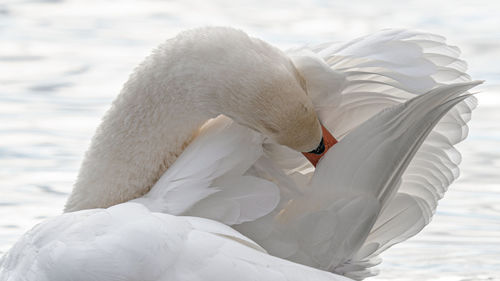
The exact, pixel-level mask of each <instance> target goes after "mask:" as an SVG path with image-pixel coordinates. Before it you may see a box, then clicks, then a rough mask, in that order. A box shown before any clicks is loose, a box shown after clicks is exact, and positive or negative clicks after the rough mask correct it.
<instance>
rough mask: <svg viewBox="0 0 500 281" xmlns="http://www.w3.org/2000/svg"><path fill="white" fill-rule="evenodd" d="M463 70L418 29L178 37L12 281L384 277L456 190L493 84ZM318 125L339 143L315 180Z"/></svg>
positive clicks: (16, 254) (128, 101)
mask: <svg viewBox="0 0 500 281" xmlns="http://www.w3.org/2000/svg"><path fill="white" fill-rule="evenodd" d="M458 55H459V53H458V50H457V49H456V48H455V47H451V46H449V45H447V44H446V42H445V40H444V38H442V37H440V36H436V35H431V34H426V33H421V32H413V31H406V30H386V31H381V32H379V33H376V34H373V35H369V36H366V37H362V38H359V39H356V40H354V41H351V42H349V43H347V44H343V45H342V44H341V45H333V44H323V45H319V46H309V47H304V48H300V49H295V50H290V51H288V52H287V53H283V52H281V51H279V50H277V49H276V48H274V47H272V46H270V45H268V44H266V43H264V42H262V41H260V40H258V39H255V38H251V37H248V36H247V35H246V34H245V33H243V32H241V31H236V30H233V29H229V28H204V29H197V30H192V31H188V32H184V33H181V34H180V35H178V36H177V37H176V38H174V39H171V40H169V41H167V42H166V43H165V44H164V45H162V46H160V47H159V48H158V49H157V50H156V51H155V52H154V53H153V54H152V55H151V56H149V57H148V58H147V59H146V60H145V62H144V63H142V64H141V65H140V66H139V68H137V69H136V71H135V72H134V74H132V76H131V77H130V80H129V81H128V82H127V83H126V84H125V86H124V89H123V91H122V93H121V94H120V95H119V97H118V98H117V100H116V101H115V102H114V104H113V106H112V108H111V109H110V111H109V112H108V113H107V114H106V116H105V118H104V120H103V122H102V124H101V126H100V127H99V129H98V131H97V133H96V135H95V137H94V139H93V141H92V144H91V148H90V149H89V152H88V153H87V155H86V158H85V160H84V163H83V164H82V168H81V171H80V174H79V177H78V180H77V183H76V184H75V187H74V190H73V193H72V194H71V197H70V199H69V200H68V203H67V205H66V211H70V212H69V213H66V214H63V215H61V216H59V217H55V218H52V219H49V220H47V221H46V222H44V223H42V224H40V225H38V226H36V227H35V228H34V229H33V230H31V231H30V232H28V233H27V234H25V235H24V236H23V237H22V238H21V240H19V241H18V242H17V243H16V244H15V245H14V247H13V248H12V249H11V250H10V251H9V252H8V253H7V254H6V255H4V257H3V258H2V259H1V260H0V280H51V281H54V280H55V281H59V280H110V281H111V280H151V281H160V280H162V281H163V280H235V279H237V280H350V279H348V278H347V277H349V278H353V279H356V280H361V279H363V278H365V277H367V276H371V275H373V274H375V273H376V270H373V266H375V265H376V264H378V263H379V262H380V259H379V258H378V254H380V253H381V252H382V251H384V250H385V249H387V248H388V247H390V246H391V245H393V244H395V243H398V242H401V241H403V240H405V239H407V238H408V237H411V236H413V235H415V234H416V233H418V232H419V231H420V230H421V229H422V228H423V227H424V226H425V225H426V224H427V223H429V220H430V219H431V217H432V214H433V212H434V210H435V208H436V204H437V201H438V200H439V199H440V198H441V197H442V196H443V194H444V192H445V191H446V189H447V187H448V186H449V185H450V184H451V182H452V181H453V180H454V179H455V178H456V177H457V176H458V164H459V162H460V157H459V154H458V152H457V151H456V149H455V148H454V147H453V145H454V144H456V143H457V142H460V141H461V140H463V139H464V138H465V137H466V135H467V122H468V120H469V119H470V113H471V110H472V109H473V108H474V107H475V99H474V97H472V96H470V94H469V93H468V92H467V91H468V90H469V89H470V88H472V87H474V86H476V85H477V84H479V83H480V82H471V81H470V78H469V77H468V76H467V74H465V63H464V62H463V61H461V60H460V59H458ZM219 114H224V115H225V116H218V117H217V115H219ZM228 117H229V118H228ZM210 118H213V119H210ZM208 119H210V120H209V121H208V122H207V120H208ZM321 124H322V125H323V126H324V127H325V128H327V129H328V131H330V132H331V133H332V134H333V135H334V137H336V138H337V139H338V140H339V142H338V143H337V144H335V145H334V146H333V147H331V148H330V149H329V150H328V151H327V152H326V154H325V155H324V156H323V157H322V158H321V160H320V161H319V162H318V164H317V167H316V169H314V167H313V166H312V165H311V163H309V162H308V160H307V159H306V158H305V157H304V156H303V155H302V154H301V153H300V152H307V151H311V150H315V149H319V148H318V147H319V146H320V144H321V142H322V139H323V138H324V137H325V136H324V134H323V133H322V128H321ZM125 201H128V202H126V203H122V202H125ZM118 203H121V204H118ZM115 204H118V205H115ZM113 205H115V206H113ZM110 206H112V207H110ZM96 207H108V208H107V209H91V208H96ZM82 209H90V210H82ZM77 210H81V211H77ZM73 211H74V212H73ZM229 226H232V227H229ZM341 275H344V276H347V277H344V276H341Z"/></svg>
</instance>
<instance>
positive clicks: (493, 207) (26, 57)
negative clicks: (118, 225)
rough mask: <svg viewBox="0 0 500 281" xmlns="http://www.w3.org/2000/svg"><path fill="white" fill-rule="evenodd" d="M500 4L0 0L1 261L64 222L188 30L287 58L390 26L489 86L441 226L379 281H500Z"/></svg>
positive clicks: (393, 258)
mask: <svg viewBox="0 0 500 281" xmlns="http://www.w3.org/2000/svg"><path fill="white" fill-rule="evenodd" d="M499 8H500V4H497V1H494V0H491V1H453V0H445V1H439V3H438V1H395V0H388V1H371V2H367V1H359V0H351V1H348V2H345V1H336V2H333V1H321V0H317V1H309V2H306V1H299V0H292V1H284V0H283V1H265V0H257V1H253V2H252V3H251V5H250V4H243V3H238V2H237V1H221V0H216V1H203V0H187V1H178V2H167V1H153V0H148V1H140V2H139V1H136V2H133V1H97V0H90V1H89V0H87V1H83V0H72V1H64V0H59V1H58V0H52V1H49V0H47V1H5V0H2V1H0V253H1V252H5V251H6V250H7V249H8V248H9V247H10V246H11V245H12V243H14V242H15V241H16V240H17V239H18V237H19V236H20V235H21V234H22V233H24V232H25V231H26V230H28V229H30V228H31V227H32V226H33V225H34V224H36V223H38V222H40V221H42V220H43V219H45V218H46V217H48V216H53V215H57V214H59V213H60V212H61V209H62V207H63V204H64V202H65V199H66V197H67V195H68V193H69V191H70V189H71V185H72V183H73V181H74V179H75V176H76V173H77V170H78V167H79V163H80V161H81V159H82V157H83V153H84V151H85V149H86V147H87V146H88V143H89V140H90V137H91V136H92V134H93V131H94V129H95V127H96V126H97V124H98V122H99V119H100V116H101V115H102V113H103V112H104V111H105V110H106V108H107V107H108V105H109V103H110V102H111V101H112V99H113V98H114V97H115V96H116V94H117V93H118V92H119V90H120V88H121V85H122V84H123V82H124V81H125V80H126V79H127V76H128V74H129V73H130V72H131V70H132V69H133V68H134V66H135V65H136V64H137V63H139V62H140V61H141V60H142V58H143V57H144V56H146V55H147V54H148V53H149V52H150V50H151V49H152V48H153V47H155V46H156V45H157V44H159V43H161V42H162V41H163V40H165V39H166V38H169V37H172V36H174V35H175V34H176V33H177V32H179V31H180V30H183V29H186V28H189V27H195V26H202V25H230V26H234V27H239V28H242V29H244V30H245V31H247V32H248V33H250V34H252V35H254V36H257V37H260V38H263V39H265V40H267V41H269V42H271V43H273V44H275V45H277V46H279V47H282V48H288V47H292V46H297V45H301V44H304V43H319V42H323V41H344V40H349V39H352V38H355V37H357V36H360V35H363V34H366V33H371V32H374V31H377V30H379V29H382V28H387V27H412V28H417V29H421V30H426V31H431V32H435V33H439V34H443V35H445V36H447V37H448V39H449V42H451V43H453V44H455V45H458V46H460V47H461V48H462V50H463V58H465V59H466V60H467V61H468V62H469V68H470V73H471V75H472V77H474V78H476V79H485V80H487V84H485V85H484V86H481V87H480V88H479V90H480V91H481V92H482V93H481V95H480V96H479V99H480V107H479V108H478V109H477V110H476V111H475V112H474V115H473V121H472V122H471V123H470V124H471V130H470V136H469V138H468V140H467V141H466V142H464V143H463V144H461V145H460V147H459V148H460V149H461V151H462V152H463V163H462V165H461V167H462V176H461V177H460V179H459V180H458V181H457V182H455V183H454V184H453V185H452V186H451V188H450V191H448V193H447V194H446V197H445V199H443V200H442V201H441V202H440V206H439V207H438V210H437V214H436V216H435V218H434V220H433V222H432V223H431V224H430V225H429V226H428V227H427V228H426V229H425V230H424V231H423V232H422V233H420V234H418V235H417V236H416V237H414V238H413V239H410V240H409V241H406V242H404V243H402V244H400V245H398V246H395V247H393V248H392V249H389V250H388V251H387V252H386V253H385V254H384V255H383V258H384V262H383V263H382V265H381V266H380V267H379V268H380V269H381V274H380V275H379V276H378V277H376V278H373V279H372V280H443V281H444V280H446V281H448V280H450V281H451V280H453V281H455V280H500V170H499V168H500V124H499V122H498V121H497V120H500V97H498V95H499V94H500V68H499V67H498V65H500V17H498V11H499Z"/></svg>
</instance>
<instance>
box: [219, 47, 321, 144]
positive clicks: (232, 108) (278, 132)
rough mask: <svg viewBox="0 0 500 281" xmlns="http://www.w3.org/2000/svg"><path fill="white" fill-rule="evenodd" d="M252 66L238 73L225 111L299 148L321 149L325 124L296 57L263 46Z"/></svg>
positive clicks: (220, 102) (256, 128) (273, 137)
mask: <svg viewBox="0 0 500 281" xmlns="http://www.w3.org/2000/svg"><path fill="white" fill-rule="evenodd" d="M260 51H262V52H263V53H264V54H263V55H261V56H260V57H258V58H254V59H253V62H252V63H248V64H247V65H251V66H253V68H252V69H245V71H246V73H240V74H238V78H237V79H238V81H239V82H238V86H237V87H234V89H232V90H231V91H234V93H233V94H231V95H229V97H228V96H224V97H223V98H222V99H223V100H222V101H221V99H219V105H222V108H221V110H220V112H221V113H223V114H225V115H227V116H229V117H231V118H232V119H233V120H234V121H236V122H238V123H240V124H241V125H244V126H247V127H249V128H251V129H254V130H256V131H258V132H260V133H262V134H264V135H266V136H267V137H269V138H271V139H272V140H274V141H275V142H277V143H279V144H281V145H285V146H288V147H290V148H292V149H294V150H296V151H298V152H309V151H312V150H315V149H317V148H318V147H319V146H320V143H321V141H322V134H323V133H322V127H321V124H320V122H319V119H318V116H317V114H316V111H315V109H314V106H313V103H312V101H311V99H310V97H309V96H308V93H307V90H306V85H305V83H306V82H305V80H304V79H303V78H302V77H301V75H300V73H299V72H298V71H297V69H296V68H295V66H294V65H293V63H292V61H291V60H290V59H289V58H288V57H287V56H286V55H285V54H283V53H282V52H281V51H279V50H278V49H274V47H270V46H269V47H268V48H264V50H260Z"/></svg>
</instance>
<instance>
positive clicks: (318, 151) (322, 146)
mask: <svg viewBox="0 0 500 281" xmlns="http://www.w3.org/2000/svg"><path fill="white" fill-rule="evenodd" d="M324 151H325V143H324V142H323V138H321V142H320V143H319V145H318V147H316V149H314V150H312V151H309V152H308V153H313V154H318V155H320V154H322V153H323V152H324Z"/></svg>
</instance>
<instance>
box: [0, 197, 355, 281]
mask: <svg viewBox="0 0 500 281" xmlns="http://www.w3.org/2000/svg"><path fill="white" fill-rule="evenodd" d="M0 280H2V281H3V280H5V281H7V280H9V281H10V280H16V281H34V280H36V281H48V280H50V281H67V280H74V281H78V280H82V281H84V280H85V281H93V280H96V281H97V280H99V281H124V280H130V281H132V280H143V281H167V280H186V281H189V280H228V281H229V280H243V281H246V280H283V281H285V280H321V281H323V280H324V281H326V280H329V281H347V280H350V279H347V278H345V277H342V276H338V275H334V274H332V273H329V272H325V271H320V270H317V269H314V268H311V267H307V266H303V265H299V264H294V263H292V262H290V261H286V260H283V259H279V258H276V257H273V256H270V255H268V254H267V253H266V252H265V251H264V250H263V249H262V248H260V246H258V245H257V244H255V242H253V241H251V240H249V239H248V238H246V237H244V236H242V235H241V234H239V233H238V232H236V231H234V230H233V229H231V228H230V227H228V226H226V225H224V224H221V223H218V222H215V221H211V220H207V219H202V218H197V217H176V216H172V215H168V214H161V213H154V212H151V211H149V210H148V209H147V208H145V207H144V206H142V205H141V204H135V203H124V204H120V205H116V206H113V207H110V208H108V209H93V210H87V211H79V212H73V213H67V214H64V215H61V216H58V217H55V218H52V219H49V220H47V221H45V222H43V223H41V224H39V225H38V226H36V227H35V228H34V229H32V230H31V231H30V232H28V233H27V234H25V235H24V236H23V237H22V239H21V240H19V241H18V242H17V243H16V244H15V245H14V247H13V248H12V249H11V250H10V251H9V252H8V253H7V254H6V255H5V256H4V257H3V259H2V260H1V261H0Z"/></svg>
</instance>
